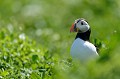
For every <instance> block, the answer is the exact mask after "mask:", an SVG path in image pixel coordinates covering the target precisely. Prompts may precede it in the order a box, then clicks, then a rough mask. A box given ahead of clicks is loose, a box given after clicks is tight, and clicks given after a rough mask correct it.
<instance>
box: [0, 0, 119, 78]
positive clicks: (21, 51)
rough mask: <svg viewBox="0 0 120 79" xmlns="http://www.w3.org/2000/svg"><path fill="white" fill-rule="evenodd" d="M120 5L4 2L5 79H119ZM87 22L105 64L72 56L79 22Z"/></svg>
mask: <svg viewBox="0 0 120 79" xmlns="http://www.w3.org/2000/svg"><path fill="white" fill-rule="evenodd" d="M119 9H120V1H119V0H99V1H97V0H60V1H56V0H1V1H0V78H3V79H19V78H21V79H27V78H31V79H119V78H120V64H119V59H120V58H119V56H120V54H119V51H120V46H119V40H120V37H119V35H120V27H119V26H120V23H119V20H120V10H119ZM80 17H83V18H85V19H86V20H87V21H88V22H89V24H90V26H91V29H92V34H91V42H93V43H94V44H95V45H97V46H98V47H100V49H99V53H100V58H99V59H98V60H96V61H91V62H88V63H87V64H82V63H80V62H77V61H76V62H72V60H71V57H70V55H69V52H70V46H71V44H72V42H73V40H74V37H75V33H73V34H72V33H70V32H69V28H70V26H71V24H72V23H73V22H74V20H75V19H77V18H80Z"/></svg>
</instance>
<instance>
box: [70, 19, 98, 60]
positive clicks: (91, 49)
mask: <svg viewBox="0 0 120 79" xmlns="http://www.w3.org/2000/svg"><path fill="white" fill-rule="evenodd" d="M70 32H77V35H76V37H75V40H74V42H73V44H72V46H71V49H70V54H71V56H72V59H77V60H80V61H88V60H91V59H95V58H97V57H98V56H99V55H98V53H97V49H96V47H95V46H94V44H92V43H91V42H90V34H91V27H90V26H89V24H88V22H87V21H86V20H85V19H84V18H79V19H77V20H75V22H74V23H73V24H72V26H71V28H70Z"/></svg>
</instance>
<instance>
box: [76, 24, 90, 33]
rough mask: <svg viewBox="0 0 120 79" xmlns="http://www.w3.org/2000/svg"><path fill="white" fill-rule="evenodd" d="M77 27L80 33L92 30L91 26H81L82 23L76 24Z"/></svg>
mask: <svg viewBox="0 0 120 79" xmlns="http://www.w3.org/2000/svg"><path fill="white" fill-rule="evenodd" d="M76 27H77V28H79V29H80V31H82V32H86V31H88V30H89V29H90V26H89V25H88V24H86V25H81V23H80V22H79V23H77V24H76Z"/></svg>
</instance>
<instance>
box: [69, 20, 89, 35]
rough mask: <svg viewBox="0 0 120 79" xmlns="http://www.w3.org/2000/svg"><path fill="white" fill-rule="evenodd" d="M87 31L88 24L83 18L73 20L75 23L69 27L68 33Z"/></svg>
mask: <svg viewBox="0 0 120 79" xmlns="http://www.w3.org/2000/svg"><path fill="white" fill-rule="evenodd" d="M89 29H90V26H89V24H88V22H87V21H86V20H85V19H83V18H79V19H77V20H75V22H74V23H73V25H72V26H71V28H70V32H78V33H84V32H86V31H88V30H89Z"/></svg>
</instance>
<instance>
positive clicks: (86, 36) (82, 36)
mask: <svg viewBox="0 0 120 79" xmlns="http://www.w3.org/2000/svg"><path fill="white" fill-rule="evenodd" d="M90 33H91V29H89V30H88V31H86V32H84V33H79V32H78V33H77V35H76V37H75V39H77V38H80V39H82V40H84V41H90Z"/></svg>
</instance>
